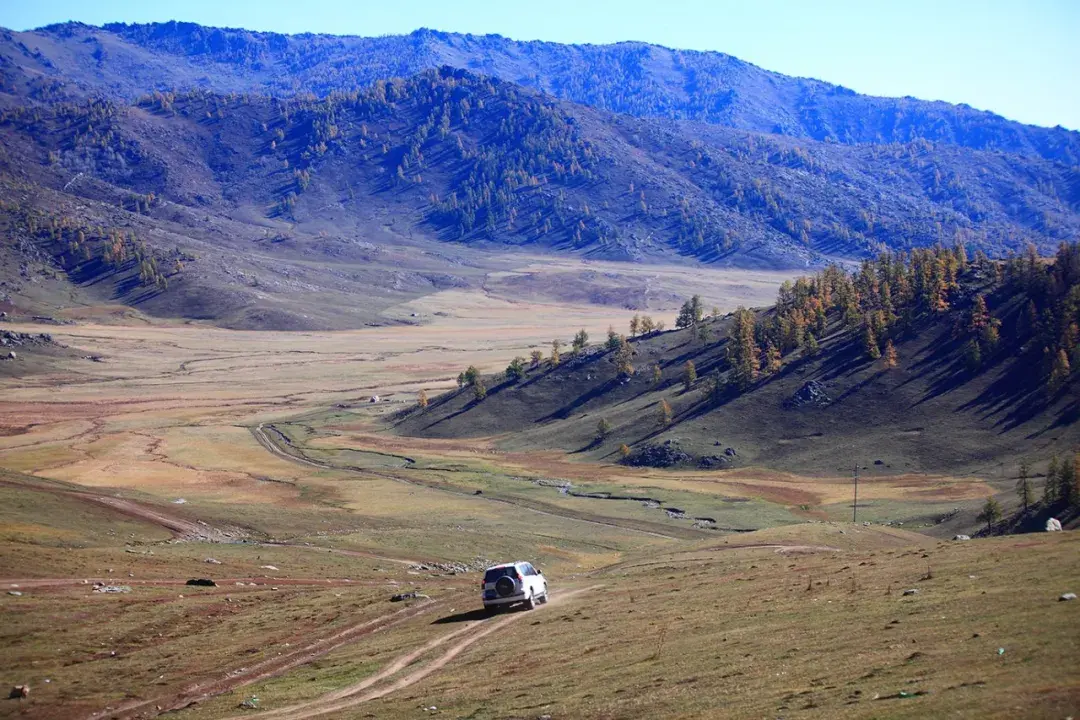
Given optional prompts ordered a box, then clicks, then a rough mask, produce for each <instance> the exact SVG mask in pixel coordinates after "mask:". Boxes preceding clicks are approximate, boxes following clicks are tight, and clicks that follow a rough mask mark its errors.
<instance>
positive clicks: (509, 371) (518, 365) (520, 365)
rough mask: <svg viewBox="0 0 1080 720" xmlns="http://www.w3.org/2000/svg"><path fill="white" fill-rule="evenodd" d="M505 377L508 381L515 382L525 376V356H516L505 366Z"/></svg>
mask: <svg viewBox="0 0 1080 720" xmlns="http://www.w3.org/2000/svg"><path fill="white" fill-rule="evenodd" d="M506 377H507V379H508V380H509V381H510V382H517V381H519V380H522V379H523V378H524V377H525V358H523V357H516V358H514V359H513V360H511V361H510V364H509V365H507V366H506Z"/></svg>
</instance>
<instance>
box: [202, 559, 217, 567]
mask: <svg viewBox="0 0 1080 720" xmlns="http://www.w3.org/2000/svg"><path fill="white" fill-rule="evenodd" d="M203 562H204V563H209V564H210V565H220V564H221V561H220V560H218V559H216V558H206V559H205V560H203Z"/></svg>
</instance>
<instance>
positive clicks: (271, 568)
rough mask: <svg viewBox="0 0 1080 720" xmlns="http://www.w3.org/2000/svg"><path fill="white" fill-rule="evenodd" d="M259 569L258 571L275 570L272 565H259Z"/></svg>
mask: <svg viewBox="0 0 1080 720" xmlns="http://www.w3.org/2000/svg"><path fill="white" fill-rule="evenodd" d="M259 569H260V570H277V568H276V567H274V566H273V565H260V566H259Z"/></svg>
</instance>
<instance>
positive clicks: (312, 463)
mask: <svg viewBox="0 0 1080 720" xmlns="http://www.w3.org/2000/svg"><path fill="white" fill-rule="evenodd" d="M264 425H265V423H259V425H258V426H257V427H255V428H252V431H251V432H252V434H253V435H254V436H255V439H256V440H257V441H258V443H259V444H260V445H262V446H263V447H264V448H266V450H267V451H268V452H271V453H273V454H274V455H276V456H278V457H280V458H284V459H286V460H291V461H292V462H295V463H300V464H302V465H307V466H309V467H314V468H318V469H320V470H336V471H338V472H355V473H362V474H368V475H373V476H375V477H380V478H383V479H385V480H392V481H394V482H400V483H405V484H407V485H413V486H415V487H422V488H427V489H428V490H439V491H442V492H446V493H451V494H453V495H458V496H461V497H472V498H476V499H477V500H482V501H484V502H496V503H502V504H504V505H512V506H514V507H517V508H520V509H522V510H525V511H527V512H532V513H536V514H538V515H546V516H548V517H558V518H562V519H564V520H574V521H577V522H583V523H590V524H592V525H604V526H607V527H616V528H619V529H620V530H626V531H627V532H635V533H641V534H642V535H649V536H651V537H658V538H663V539H664V540H686V539H689V538H697V537H707V536H706V535H704V534H701V533H689V532H684V533H683V534H684V535H685V537H682V538H680V537H678V536H676V535H670V534H667V533H664V532H660V531H658V530H646V529H644V528H641V527H638V526H637V525H638V524H636V523H630V522H618V521H617V520H616V519H615V518H610V517H607V516H604V515H592V514H588V513H579V512H575V511H573V510H565V511H564V510H562V509H560V508H558V507H556V506H554V505H548V504H546V503H540V502H538V501H524V500H511V499H509V498H507V497H492V496H491V495H490V494H489V495H473V494H472V493H469V492H467V491H465V490H454V489H451V488H449V487H444V486H442V485H439V484H435V483H428V482H421V481H418V480H411V479H409V478H405V477H402V476H400V475H392V474H390V473H384V472H379V471H378V470H369V469H367V468H364V469H362V470H361V469H357V468H350V467H342V466H338V465H334V464H332V463H324V462H319V461H317V460H311V459H310V458H307V457H304V456H303V455H302V452H301V451H300V450H299V449H298V448H296V447H295V446H294V445H293V443H292V442H291V441H290V440H289V439H288V438H287V437H285V436H284V435H283V434H282V433H281V432H280V431H278V430H277V429H276V428H274V427H273V426H272V425H271V426H270V430H271V431H272V432H273V434H274V435H276V436H277V438H278V439H279V440H280V443H281V444H283V445H285V446H286V447H290V448H293V450H294V452H287V451H286V450H283V449H282V447H281V445H279V443H278V441H276V440H275V439H274V438H273V436H272V435H271V433H270V432H267V430H266V429H264ZM536 505H542V507H543V509H541V508H539V507H536Z"/></svg>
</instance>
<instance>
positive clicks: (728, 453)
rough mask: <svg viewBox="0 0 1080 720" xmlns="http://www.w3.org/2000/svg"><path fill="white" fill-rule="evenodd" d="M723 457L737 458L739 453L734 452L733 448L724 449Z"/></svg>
mask: <svg viewBox="0 0 1080 720" xmlns="http://www.w3.org/2000/svg"><path fill="white" fill-rule="evenodd" d="M724 455H726V456H727V457H729V458H733V457H738V456H739V453H737V452H735V448H731V447H729V448H724Z"/></svg>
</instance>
